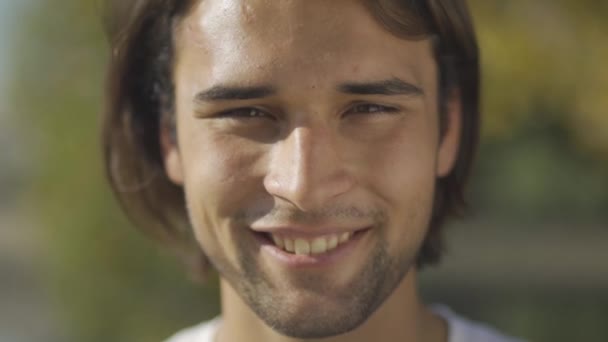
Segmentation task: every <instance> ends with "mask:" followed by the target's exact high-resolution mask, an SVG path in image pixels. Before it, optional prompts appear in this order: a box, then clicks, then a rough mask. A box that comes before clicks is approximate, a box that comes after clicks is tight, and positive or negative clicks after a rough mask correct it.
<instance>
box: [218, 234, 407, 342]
mask: <svg viewBox="0 0 608 342" xmlns="http://www.w3.org/2000/svg"><path fill="white" fill-rule="evenodd" d="M241 247H242V248H239V251H246V250H247V248H246V246H241ZM238 257H239V261H240V263H241V266H242V268H241V269H242V270H243V275H241V276H232V277H231V276H229V275H227V274H224V276H227V277H225V279H226V280H227V281H228V282H229V283H230V285H231V286H232V287H233V289H235V290H236V292H237V293H238V294H239V295H240V296H241V298H242V300H243V301H244V302H245V303H247V305H248V306H249V307H250V308H251V309H252V310H253V311H254V312H255V313H256V315H257V316H258V317H259V318H260V319H261V320H262V321H264V322H265V323H266V325H268V326H269V327H271V328H272V329H273V330H275V331H277V332H279V333H280V334H283V335H286V336H290V337H293V338H304V339H307V338H308V339H310V338H324V337H331V336H335V335H340V334H344V333H347V332H349V331H352V330H354V329H356V328H357V327H359V326H360V325H361V324H363V323H364V322H365V321H366V320H367V319H368V318H369V317H370V316H371V315H372V314H373V313H374V312H375V311H376V310H377V309H378V308H379V307H380V306H381V305H382V303H384V301H385V300H386V299H387V298H388V297H389V296H390V295H391V294H392V293H393V291H394V290H395V288H397V286H398V285H399V284H400V283H401V281H402V280H403V278H404V277H405V276H406V274H407V273H408V271H409V270H410V269H411V267H412V265H413V261H414V258H415V253H411V251H409V253H408V251H403V253H401V254H399V255H396V256H394V257H393V256H391V255H390V253H389V252H388V245H387V243H386V241H383V240H379V241H378V243H377V245H376V246H375V248H374V249H373V252H372V255H371V256H370V258H369V259H368V262H367V263H366V264H365V265H364V267H363V269H362V270H361V271H360V272H357V277H356V278H355V279H353V280H352V281H351V282H350V283H349V285H347V286H346V287H344V288H341V289H339V291H337V289H332V288H331V287H330V284H327V283H326V279H324V277H323V276H321V275H319V276H308V277H302V278H300V279H299V280H298V285H301V286H299V287H297V288H294V289H291V290H290V291H285V290H281V289H278V288H277V286H275V284H273V282H272V281H270V279H269V277H268V276H267V274H266V273H264V272H263V271H261V269H260V267H259V264H258V263H257V262H256V260H255V259H254V258H251V256H248V255H245V254H244V253H239V256H238ZM218 266H219V265H218ZM224 270H225V268H224ZM336 292H337V293H336ZM328 293H332V294H334V296H333V297H331V298H330V299H329V300H327V295H328ZM300 295H304V296H308V297H311V298H315V299H318V300H314V303H315V304H312V305H311V307H310V308H309V309H307V310H299V311H297V309H294V307H293V305H292V303H293V299H294V298H298V296H300ZM294 296H295V297H294ZM323 299H325V300H323Z"/></svg>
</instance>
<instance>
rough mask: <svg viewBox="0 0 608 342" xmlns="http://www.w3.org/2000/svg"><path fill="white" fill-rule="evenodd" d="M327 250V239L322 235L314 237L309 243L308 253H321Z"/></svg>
mask: <svg viewBox="0 0 608 342" xmlns="http://www.w3.org/2000/svg"><path fill="white" fill-rule="evenodd" d="M326 251H327V240H326V239H325V238H323V237H320V238H316V239H314V240H313V241H312V244H311V245H310V253H312V254H321V253H325V252H326Z"/></svg>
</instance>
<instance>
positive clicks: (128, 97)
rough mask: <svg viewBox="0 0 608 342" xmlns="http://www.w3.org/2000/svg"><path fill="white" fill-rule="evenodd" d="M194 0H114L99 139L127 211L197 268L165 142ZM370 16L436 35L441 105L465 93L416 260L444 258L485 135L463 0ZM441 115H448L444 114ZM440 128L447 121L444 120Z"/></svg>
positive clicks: (393, 5)
mask: <svg viewBox="0 0 608 342" xmlns="http://www.w3.org/2000/svg"><path fill="white" fill-rule="evenodd" d="M196 2H197V1H194V0H139V1H128V2H119V1H116V0H115V1H112V0H108V2H107V5H108V6H107V12H106V15H107V16H106V24H107V25H106V29H107V34H108V37H109V40H110V45H111V61H110V65H109V70H108V76H107V90H106V91H107V107H106V111H105V114H104V117H103V131H102V144H103V153H104V158H105V166H106V172H107V177H108V178H109V181H110V184H111V186H112V189H113V191H114V193H115V195H116V197H117V198H118V200H119V202H120V203H121V205H122V207H123V209H124V210H125V211H126V213H127V215H128V216H129V217H130V218H131V219H132V220H133V221H134V222H135V223H136V225H137V226H139V227H140V228H141V229H142V230H143V231H144V232H146V233H148V234H151V235H152V236H153V237H155V238H157V239H159V240H161V241H163V242H165V243H166V244H167V245H169V246H173V247H174V248H175V250H176V251H177V252H178V253H180V255H182V256H183V257H185V258H188V259H187V260H189V261H190V262H192V261H194V266H195V267H197V268H199V269H198V270H197V271H199V272H200V271H202V273H205V271H206V269H205V268H206V266H205V267H203V269H201V262H203V264H204V265H207V262H206V259H205V257H204V253H203V251H201V249H200V247H199V246H198V245H197V244H196V243H195V240H194V238H193V236H192V232H191V229H190V228H189V224H188V218H187V211H186V205H185V199H184V192H183V189H182V188H181V187H179V186H176V185H174V184H173V183H172V182H171V181H170V180H169V179H168V178H167V176H166V174H165V171H164V166H163V160H162V154H161V145H160V142H159V136H160V129H161V127H162V125H171V124H172V120H174V119H173V118H174V115H173V114H174V113H173V109H174V103H173V101H174V86H173V81H172V69H173V54H174V51H173V32H174V27H175V24H176V23H177V22H178V21H179V20H180V19H181V18H182V17H183V16H184V15H185V14H187V13H188V11H189V10H190V9H191V7H192V6H193V5H194V3H196ZM365 3H366V6H367V7H368V9H369V10H370V12H371V13H372V14H373V15H374V17H375V18H376V19H377V20H378V22H379V23H381V24H382V25H383V26H384V27H385V28H386V29H387V30H389V31H390V32H391V33H393V34H395V35H397V36H400V37H403V38H420V37H433V38H434V41H435V56H436V60H437V63H438V66H439V87H440V89H439V101H440V103H439V105H440V112H441V113H445V111H446V103H447V98H448V97H449V96H450V95H453V94H457V95H459V96H460V100H461V104H462V108H461V109H462V113H463V117H462V134H461V144H460V150H459V155H458V159H457V161H456V164H455V167H454V169H453V170H452V172H451V173H450V174H449V175H447V176H446V177H443V178H441V179H438V181H437V187H436V194H435V202H434V210H433V216H432V220H431V224H430V228H429V232H428V234H427V236H426V240H425V241H424V244H423V246H422V248H421V250H420V252H419V255H418V259H417V264H418V266H419V267H422V266H424V265H427V264H435V263H437V262H438V261H439V259H440V256H441V252H442V250H443V244H442V239H441V227H442V226H443V223H444V221H445V219H446V218H447V217H449V216H453V215H460V214H462V212H463V210H464V208H465V201H464V196H463V192H464V187H465V183H466V180H467V178H468V175H469V171H470V168H471V164H472V161H473V157H474V154H475V150H476V148H477V141H478V135H479V61H478V48H477V41H476V38H475V32H474V29H473V25H472V21H471V18H470V15H469V11H468V7H467V4H466V2H465V0H412V1H405V0H401V1H399V0H376V1H373V0H365ZM442 117H443V115H442ZM441 122H442V130H443V127H445V125H446V123H445V120H441Z"/></svg>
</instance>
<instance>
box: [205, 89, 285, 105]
mask: <svg viewBox="0 0 608 342" xmlns="http://www.w3.org/2000/svg"><path fill="white" fill-rule="evenodd" d="M276 93H277V90H276V89H275V88H274V87H271V86H252V87H230V86H224V85H216V86H213V87H211V88H209V89H207V90H204V91H201V92H199V93H197V94H196V96H195V97H194V100H195V101H197V102H210V101H229V100H252V99H259V98H264V97H268V96H271V95H274V94H276Z"/></svg>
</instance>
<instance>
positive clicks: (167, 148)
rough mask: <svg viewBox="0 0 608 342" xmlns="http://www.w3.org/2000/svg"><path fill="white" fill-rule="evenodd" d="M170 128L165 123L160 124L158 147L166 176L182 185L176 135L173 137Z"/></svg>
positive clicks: (182, 176)
mask: <svg viewBox="0 0 608 342" xmlns="http://www.w3.org/2000/svg"><path fill="white" fill-rule="evenodd" d="M171 130H172V128H169V127H168V125H166V124H161V129H160V145H161V146H160V147H161V153H162V157H163V162H164V166H165V173H166V174H167V177H169V179H170V180H171V181H172V182H173V183H175V184H176V185H183V183H184V173H183V167H182V159H181V156H180V154H179V148H178V145H177V141H176V139H177V138H176V137H174V134H173V132H171Z"/></svg>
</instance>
